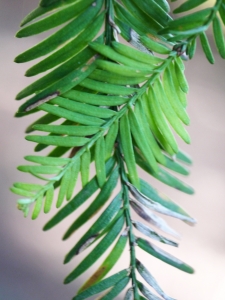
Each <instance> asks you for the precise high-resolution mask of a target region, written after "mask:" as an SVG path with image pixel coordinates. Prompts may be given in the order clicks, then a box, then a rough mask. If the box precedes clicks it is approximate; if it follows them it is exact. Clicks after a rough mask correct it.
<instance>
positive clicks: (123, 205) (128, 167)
mask: <svg viewBox="0 0 225 300" xmlns="http://www.w3.org/2000/svg"><path fill="white" fill-rule="evenodd" d="M172 2H174V1H172ZM182 2H183V3H182V4H181V5H180V6H179V7H177V8H176V9H175V10H174V11H173V16H174V15H175V16H176V18H175V19H173V18H172V17H171V14H170V4H169V3H168V2H167V1H166V0H157V1H156V0H155V1H154V0H139V1H136V0H41V1H40V3H39V5H38V7H37V8H36V9H35V10H33V11H32V12H31V13H30V14H29V15H28V16H26V17H25V18H24V20H23V21H22V23H21V29H20V30H19V31H18V32H17V34H16V36H17V37H18V38H24V37H28V36H32V35H36V34H39V33H42V32H45V31H48V30H50V29H53V28H55V31H54V33H51V34H50V35H49V36H48V37H47V38H45V39H44V40H42V41H40V42H39V43H38V44H37V45H35V46H34V47H32V48H30V49H28V50H26V51H25V52H23V53H21V54H19V55H18V56H17V57H16V59H15V61H16V62H17V63H24V62H28V61H31V60H34V59H36V58H41V59H39V61H38V62H36V63H35V64H34V65H33V66H32V67H30V68H29V69H28V70H27V72H26V74H25V75H26V76H28V77H31V76H35V75H39V74H42V73H43V76H42V77H40V76H39V79H37V80H36V81H34V82H33V83H32V84H30V85H29V86H27V87H26V88H24V89H23V90H22V91H20V92H19V93H18V95H17V96H16V99H17V100H21V99H24V98H25V102H24V103H23V104H22V105H21V106H20V107H19V109H18V112H17V113H16V117H24V116H26V115H30V114H32V115H33V116H34V121H33V123H32V124H31V125H30V126H28V128H27V129H26V133H27V134H28V135H27V136H26V139H27V140H28V141H31V142H34V143H36V145H35V148H34V151H35V152H38V153H39V152H40V153H41V151H42V150H43V149H46V148H47V149H48V148H49V149H50V150H49V153H48V155H41V154H39V155H28V156H26V157H25V160H26V161H27V162H28V163H27V164H24V165H22V166H19V167H18V169H19V170H20V171H22V172H27V173H30V174H31V175H33V176H34V177H37V178H38V179H41V180H42V181H43V184H36V183H34V184H30V183H23V182H17V183H14V185H13V187H12V188H11V190H12V192H14V193H16V194H18V195H20V196H22V197H21V199H19V200H18V208H19V209H20V210H21V211H22V212H23V214H24V216H27V215H28V214H29V211H32V212H31V217H32V219H36V218H37V217H38V215H39V214H40V212H41V211H42V210H43V211H44V213H48V212H50V210H51V207H52V205H53V202H55V204H54V205H56V207H57V208H58V209H59V210H58V212H57V214H56V215H55V216H54V217H53V218H52V219H51V220H50V221H49V222H48V223H47V224H46V225H45V226H44V230H49V229H51V228H52V227H54V226H56V225H57V224H59V223H60V222H61V221H63V220H64V219H65V218H66V217H67V216H69V215H70V214H71V213H73V212H74V211H76V209H78V208H79V207H80V206H81V205H82V204H84V203H85V202H86V201H87V200H88V199H89V198H90V197H91V196H92V195H93V194H94V193H96V192H97V193H96V194H97V196H96V197H95V198H94V199H93V201H92V202H91V203H90V205H89V207H88V208H87V209H84V210H83V212H82V213H81V214H80V215H77V216H76V219H75V220H74V222H73V223H72V224H71V226H70V227H69V228H68V229H67V230H66V232H65V234H64V236H63V239H67V238H69V237H70V236H71V235H72V234H73V233H74V232H75V231H76V230H77V229H79V228H80V227H81V226H83V225H85V223H86V222H87V221H88V220H89V219H91V218H92V216H93V215H94V214H95V213H96V212H98V211H99V210H100V216H99V217H98V218H97V220H96V221H95V222H94V223H93V224H92V225H91V227H90V228H89V229H87V231H86V232H85V234H84V235H83V236H82V237H81V238H80V239H79V240H78V241H77V242H76V244H75V245H74V247H73V248H72V249H71V250H70V251H69V252H68V253H67V254H66V256H65V263H68V262H69V261H70V260H71V259H73V258H74V256H76V255H78V254H79V253H81V252H82V251H84V250H85V249H87V248H88V247H89V246H90V245H94V248H93V250H91V251H89V253H88V251H87V252H86V253H87V255H86V256H85V258H84V259H83V260H82V261H80V262H79V263H78V265H77V266H76V268H75V269H74V270H72V271H71V273H70V274H69V275H68V276H67V277H66V279H65V283H70V282H71V281H73V280H75V279H76V278H78V277H79V276H80V275H81V274H82V273H84V272H85V271H86V270H88V269H89V267H91V266H92V265H93V264H94V263H95V262H96V261H97V260H98V259H100V258H101V256H102V255H103V254H104V253H105V251H107V249H108V248H109V247H111V246H112V247H111V251H110V252H108V253H109V254H108V256H107V257H106V258H105V260H104V261H102V262H100V263H99V267H98V268H97V269H96V270H95V272H94V273H93V274H92V275H91V276H90V278H89V279H88V280H87V281H86V282H84V284H83V285H82V286H81V287H80V289H79V290H78V291H77V295H76V296H75V297H74V298H73V299H74V300H81V299H86V298H88V297H90V296H93V295H96V294H99V293H100V298H99V299H104V300H106V299H109V300H110V299H114V298H116V297H117V296H118V295H119V294H120V292H122V291H125V298H124V299H126V300H131V299H135V300H139V299H153V300H157V299H158V300H160V299H166V300H172V298H171V297H169V296H168V295H167V294H166V293H165V292H164V291H163V290H162V289H161V287H160V286H159V284H158V283H157V281H156V279H155V278H154V277H153V275H152V274H151V273H150V271H149V270H148V269H149V266H148V265H147V264H144V262H143V261H141V258H138V257H137V255H136V248H137V247H138V248H140V249H142V250H143V251H145V252H147V253H149V255H152V256H154V257H156V258H158V259H160V260H162V261H164V262H165V263H167V264H170V265H171V266H173V267H175V268H178V269H180V270H182V271H184V272H187V273H193V272H194V271H193V269H192V267H190V266H189V265H188V264H186V263H184V262H182V261H181V260H180V259H177V258H175V257H174V256H172V255H171V254H169V253H167V252H165V251H164V250H162V249H160V247H159V246H158V245H157V246H156V245H155V244H154V240H155V241H157V243H158V244H160V243H163V244H166V245H168V246H173V247H177V246H178V244H177V242H176V241H174V239H173V238H172V239H171V238H170V237H168V236H173V237H174V238H177V237H178V233H177V232H176V231H175V230H174V229H172V228H171V227H170V226H169V224H167V222H166V221H165V220H164V219H163V216H164V215H166V216H170V217H173V218H177V219H179V220H181V221H183V222H185V223H187V224H189V225H193V224H195V220H194V219H193V218H192V217H191V216H190V215H188V214H187V213H186V212H185V211H184V210H183V209H182V208H181V207H179V206H178V205H177V204H176V203H174V202H173V201H172V200H170V199H169V198H168V197H166V196H163V195H162V194H161V193H158V191H157V190H156V189H154V188H153V187H152V185H151V184H150V183H149V182H151V178H152V177H154V178H156V179H157V180H159V181H161V182H163V183H164V184H166V185H169V186H171V187H173V188H175V189H177V190H179V191H181V192H184V193H187V194H193V189H192V188H191V187H190V186H188V185H187V184H185V183H184V182H183V181H181V180H180V179H179V178H177V177H176V175H174V174H175V173H178V174H181V175H184V176H186V175H188V174H189V169H188V165H190V164H191V160H190V158H189V156H188V155H187V154H185V153H184V152H183V151H182V150H181V149H179V146H178V143H177V136H178V138H181V139H182V140H183V141H184V142H186V143H187V144H189V143H190V137H189V134H188V132H187V130H186V126H187V125H189V123H190V119H189V116H188V114H187V111H186V108H187V93H188V90H189V86H188V82H187V80H186V77H185V63H186V61H187V60H188V59H192V58H193V57H194V55H195V50H196V45H197V40H199V43H200V45H201V47H202V49H203V52H204V54H205V56H206V58H207V59H208V61H209V62H210V63H213V62H214V57H213V54H212V51H211V48H210V45H209V41H208V38H207V30H208V28H209V27H210V26H212V29H213V33H214V39H215V44H216V47H217V49H218V52H219V54H220V56H221V57H222V58H225V42H224V36H223V31H224V24H225V2H224V0H223V1H222V0H217V1H216V3H215V5H214V6H213V7H209V8H206V9H201V4H202V3H204V2H206V0H188V1H182ZM193 8H195V10H194V12H193V11H192V9H193ZM183 12H186V14H185V15H184V14H182V16H181V17H179V14H180V13H183ZM176 14H178V16H177V15H176ZM58 26H59V27H58ZM125 41H126V43H124V42H125ZM125 44H126V45H125ZM46 71H47V72H46ZM27 97H28V98H27ZM39 111H42V112H43V115H42V116H41V117H40V118H39V119H35V113H36V112H39ZM92 163H93V166H95V167H94V168H95V176H94V177H93V178H90V165H91V164H92ZM138 167H139V168H141V169H143V170H144V171H145V172H147V173H148V174H149V178H148V182H147V181H145V180H143V178H140V174H139V168H138ZM170 171H173V172H172V173H171V172H170ZM78 178H80V179H81V182H82V189H81V190H80V191H77V190H76V182H77V180H78ZM118 183H120V184H119V190H118ZM116 187H117V189H116ZM115 189H116V190H117V194H116V196H115V197H114V198H112V197H111V195H112V193H113V191H114V190H115ZM56 190H58V191H56ZM114 195H115V193H114ZM54 199H55V200H56V201H55V200H54ZM65 201H67V202H66V203H65ZM103 206H104V209H102V207H103ZM137 215H138V216H139V217H140V218H138V220H136V219H137ZM159 230H160V231H159ZM163 232H164V233H165V234H166V236H164V233H163ZM140 233H141V236H140ZM143 235H144V236H146V237H145V238H143ZM152 241H153V242H152ZM127 244H128V245H129V250H127V247H126V245H127ZM123 252H124V253H126V254H125V255H129V256H130V263H129V265H127V268H126V269H124V270H120V271H119V272H118V273H115V271H114V272H113V270H112V271H111V269H112V268H113V267H114V265H115V264H116V263H117V261H118V260H119V258H120V257H121V255H122V253H123ZM109 271H111V274H113V275H111V276H107V274H108V272H109ZM140 278H142V279H140ZM139 280H142V281H139Z"/></svg>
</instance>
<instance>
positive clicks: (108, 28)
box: [105, 0, 113, 45]
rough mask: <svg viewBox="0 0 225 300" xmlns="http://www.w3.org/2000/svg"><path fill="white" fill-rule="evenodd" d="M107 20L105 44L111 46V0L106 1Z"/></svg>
mask: <svg viewBox="0 0 225 300" xmlns="http://www.w3.org/2000/svg"><path fill="white" fill-rule="evenodd" d="M105 9H106V19H105V44H106V45H110V44H111V42H112V39H113V29H112V26H111V24H110V19H111V10H112V3H111V0H105Z"/></svg>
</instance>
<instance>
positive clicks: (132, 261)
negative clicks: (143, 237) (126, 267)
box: [116, 139, 140, 300]
mask: <svg viewBox="0 0 225 300" xmlns="http://www.w3.org/2000/svg"><path fill="white" fill-rule="evenodd" d="M117 141H118V147H117V149H116V154H117V160H118V164H119V166H120V177H121V185H122V190H123V192H122V193H123V194H122V195H123V201H124V202H123V205H124V216H125V220H126V225H127V227H128V228H129V231H128V237H129V246H130V267H131V275H130V276H131V280H132V286H133V289H134V300H139V299H140V297H139V293H138V288H137V278H136V274H135V269H136V254H135V245H136V238H135V235H134V232H133V224H132V221H131V212H130V203H129V190H128V187H127V185H126V182H127V181H128V178H127V175H126V171H125V167H124V162H123V159H122V152H121V148H120V141H119V139H118V140H117Z"/></svg>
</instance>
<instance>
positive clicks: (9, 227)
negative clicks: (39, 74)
mask: <svg viewBox="0 0 225 300" xmlns="http://www.w3.org/2000/svg"><path fill="white" fill-rule="evenodd" d="M37 4H38V0H32V1H31V0H19V1H18V0H17V1H13V0H0V28H1V30H0V41H1V42H0V45H1V46H0V60H1V64H0V98H1V101H0V120H1V126H0V138H1V147H0V151H1V156H0V166H1V173H0V192H1V198H0V206H1V210H0V300H14V299H16V300H28V299H29V300H41V299H44V300H52V299H54V300H62V299H63V300H64V299H71V298H72V296H74V294H75V292H76V290H77V285H78V284H79V285H80V284H81V282H82V281H84V280H85V279H87V276H88V275H87V273H85V274H84V275H83V276H82V277H81V279H80V281H79V280H78V281H77V282H75V283H71V284H70V285H68V286H64V285H63V284H62V281H63V278H64V277H65V276H66V275H67V274H68V273H69V272H70V271H71V270H72V269H73V268H74V267H75V265H76V264H77V263H78V262H79V260H80V257H77V258H76V259H75V260H74V261H72V262H71V263H70V264H68V265H66V266H64V265H63V264H62V261H63V257H64V255H65V254H66V253H67V252H68V250H69V249H70V248H71V247H72V245H73V244H74V242H75V240H76V239H77V236H78V235H77V234H75V235H74V236H73V237H72V238H71V239H70V240H69V241H68V242H62V241H61V237H62V235H63V233H64V232H65V229H66V228H67V227H68V225H69V224H70V223H71V220H72V219H73V218H74V215H73V216H72V217H71V218H70V221H65V222H63V223H62V224H60V225H59V226H56V227H55V228H54V229H52V230H51V231H49V232H45V233H43V232H42V230H41V228H42V227H43V225H44V224H45V223H46V221H47V220H49V218H50V216H52V215H53V214H54V211H53V212H52V213H51V215H47V216H46V215H44V214H42V216H41V217H39V219H38V220H36V221H31V220H30V218H27V219H24V218H23V216H22V214H21V212H20V211H18V210H17V209H16V199H17V197H16V196H15V195H13V194H12V193H10V192H9V187H10V185H11V184H12V183H13V182H15V181H26V180H29V179H28V177H27V176H25V175H24V174H22V173H20V172H18V171H17V170H16V167H17V165H19V164H23V163H24V161H23V156H25V155H27V154H31V153H32V151H33V144H32V143H30V142H27V141H25V140H24V129H25V128H26V127H27V125H29V124H30V123H31V120H32V116H31V117H27V118H24V119H15V118H13V115H14V113H15V111H16V110H17V108H18V106H19V103H18V102H16V101H14V98H15V95H16V93H17V92H18V91H20V90H21V89H22V88H23V87H25V86H26V85H28V84H29V83H30V82H31V81H32V80H31V79H28V78H25V77H23V74H24V72H25V70H26V69H27V67H28V64H24V65H16V64H15V63H13V59H14V57H15V56H16V55H17V54H18V53H20V52H22V51H24V50H25V49H26V48H28V47H30V46H32V45H33V44H34V43H37V42H38V40H39V37H38V36H37V37H34V38H29V39H24V40H19V39H15V38H14V34H15V32H16V31H17V29H18V27H19V23H20V20H21V19H22V18H23V17H24V16H25V15H26V14H27V13H28V12H29V11H31V10H32V9H33V8H35V7H36V5H37ZM211 44H212V47H213V49H214V46H213V45H214V42H213V40H211ZM198 46H199V45H198ZM199 48H200V47H199ZM199 50H200V51H198V53H197V55H196V56H195V58H194V59H193V60H192V61H190V62H188V63H187V72H186V74H187V78H188V81H189V84H190V87H191V89H190V93H189V108H188V111H189V114H190V117H191V126H190V127H189V128H188V129H189V132H190V135H191V137H192V143H191V146H186V145H183V144H181V146H182V148H183V149H185V150H186V151H188V152H189V153H190V154H191V156H192V157H193V158H194V165H193V166H192V168H191V169H192V170H191V171H192V172H191V175H190V176H189V177H188V178H187V179H186V178H185V180H186V181H187V182H188V183H189V184H190V185H192V186H193V187H194V188H195V190H196V194H195V195H194V196H188V195H185V194H181V193H180V192H178V191H174V190H172V189H171V188H168V187H164V186H161V185H159V184H158V183H156V182H155V181H153V180H152V179H151V178H149V180H150V182H151V181H152V182H153V184H155V185H156V186H157V187H159V188H160V190H161V191H163V192H165V193H167V194H168V196H169V197H171V198H172V199H174V200H175V201H176V202H177V203H179V204H180V205H181V206H183V207H184V208H186V209H187V211H189V212H190V213H191V214H192V215H193V216H194V217H195V218H196V219H197V220H198V224H197V226H196V227H195V228H192V227H188V226H187V225H185V224H183V223H181V222H178V221H170V224H171V225H173V226H174V228H175V229H176V230H177V231H179V232H180V233H181V235H182V240H181V241H180V246H179V248H178V249H170V252H171V253H172V254H173V255H175V256H177V257H179V258H180V259H182V260H184V261H186V262H187V263H189V264H190V265H192V266H193V267H194V268H195V270H196V273H195V274H194V275H188V274H185V273H183V272H181V271H178V270H176V269H174V268H173V267H170V266H168V265H166V264H164V263H162V262H160V261H158V260H156V259H155V258H151V257H150V256H149V255H145V253H144V252H142V251H141V250H140V252H139V254H138V255H139V257H140V259H141V260H142V261H143V262H145V263H146V264H148V265H149V266H150V269H151V272H152V273H153V274H154V276H155V277H156V278H157V280H158V282H159V283H160V284H161V286H162V287H163V289H164V290H165V291H166V292H167V293H168V294H169V295H171V296H172V297H174V298H176V299H180V300H190V299H191V300H224V299H225V184H224V183H225V160H224V153H225V141H224V134H225V118H224V115H225V99H224V95H225V84H224V78H225V68H224V67H225V62H224V61H223V60H222V59H221V58H220V57H218V55H217V54H216V51H215V57H216V63H215V65H213V66H211V65H209V63H208V62H207V61H206V59H205V57H204V55H203V54H202V52H201V49H199ZM214 50H215V49H214ZM142 176H143V177H144V178H146V179H147V176H146V174H144V173H143V174H142ZM78 234H79V232H78ZM167 250H168V247H167ZM124 257H125V259H122V260H121V261H120V264H119V266H117V269H119V268H121V267H123V268H125V267H126V266H127V263H128V250H127V255H126V254H125V256H124ZM95 268H96V265H95V266H94V268H92V270H94V269H95ZM113 272H114V271H113Z"/></svg>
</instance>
